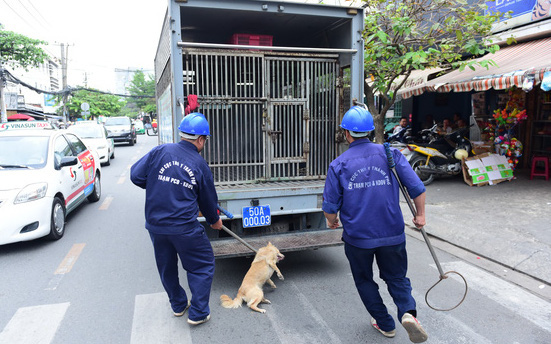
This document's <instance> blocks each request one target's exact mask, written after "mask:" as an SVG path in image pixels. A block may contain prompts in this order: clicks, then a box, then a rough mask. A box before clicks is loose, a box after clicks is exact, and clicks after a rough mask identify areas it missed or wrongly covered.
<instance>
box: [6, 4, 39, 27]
mask: <svg viewBox="0 0 551 344" xmlns="http://www.w3.org/2000/svg"><path fill="white" fill-rule="evenodd" d="M2 1H3V2H4V4H6V6H8V8H9V9H10V10H11V11H12V12H13V13H14V14H15V15H16V16H18V17H19V18H20V19H21V20H22V21H23V22H24V23H25V24H27V25H28V26H29V27H30V28H31V29H32V30H34V31H37V30H36V29H37V28H36V27H35V26H34V25H32V24H30V23H29V22H28V21H27V20H25V18H23V17H22V16H21V15H19V13H18V12H17V11H16V10H14V9H13V8H12V7H11V6H10V4H8V3H7V2H6V0H2ZM38 31H40V30H38Z"/></svg>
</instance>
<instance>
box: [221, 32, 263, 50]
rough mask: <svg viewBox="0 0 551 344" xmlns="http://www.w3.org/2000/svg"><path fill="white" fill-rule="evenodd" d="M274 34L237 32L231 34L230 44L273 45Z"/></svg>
mask: <svg viewBox="0 0 551 344" xmlns="http://www.w3.org/2000/svg"><path fill="white" fill-rule="evenodd" d="M272 40H273V36H272V35H253V34H249V33H235V34H233V35H232V36H231V39H230V44H236V45H260V46H269V47H271V46H272Z"/></svg>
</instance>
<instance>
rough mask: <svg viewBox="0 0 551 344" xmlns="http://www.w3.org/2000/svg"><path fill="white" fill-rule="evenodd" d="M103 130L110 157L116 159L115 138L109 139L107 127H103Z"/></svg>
mask: <svg viewBox="0 0 551 344" xmlns="http://www.w3.org/2000/svg"><path fill="white" fill-rule="evenodd" d="M102 130H103V136H104V138H105V141H107V147H109V156H110V157H112V158H114V157H115V155H114V153H113V152H114V151H115V141H114V140H113V138H111V137H109V133H108V132H107V129H105V127H102Z"/></svg>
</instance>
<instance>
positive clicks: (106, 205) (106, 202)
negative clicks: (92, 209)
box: [98, 196, 113, 210]
mask: <svg viewBox="0 0 551 344" xmlns="http://www.w3.org/2000/svg"><path fill="white" fill-rule="evenodd" d="M111 202H113V197H111V196H107V197H105V199H104V200H103V203H101V205H100V207H99V208H98V209H99V210H107V209H108V208H109V206H110V205H111Z"/></svg>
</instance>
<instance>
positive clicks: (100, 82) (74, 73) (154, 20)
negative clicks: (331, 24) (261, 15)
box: [0, 0, 357, 93]
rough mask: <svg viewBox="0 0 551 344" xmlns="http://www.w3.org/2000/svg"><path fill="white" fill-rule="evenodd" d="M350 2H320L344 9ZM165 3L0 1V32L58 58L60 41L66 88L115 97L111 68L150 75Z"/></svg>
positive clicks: (126, 0)
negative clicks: (40, 43)
mask: <svg viewBox="0 0 551 344" xmlns="http://www.w3.org/2000/svg"><path fill="white" fill-rule="evenodd" d="M283 1H298V2H314V3H317V2H319V1H317V0H283ZM354 2H357V1H350V0H326V1H324V3H327V4H329V3H334V4H339V5H348V6H349V5H351V4H352V3H354ZM167 4H168V0H93V1H85V0H0V24H2V25H3V26H4V30H8V31H14V32H16V33H19V34H23V35H25V36H27V37H30V38H35V39H41V40H44V41H47V42H48V43H49V44H48V45H47V46H46V47H44V48H45V50H46V51H47V52H48V53H49V54H50V55H51V56H55V57H57V58H60V57H61V47H60V45H61V43H63V44H65V45H66V46H67V45H68V54H67V57H68V65H67V66H68V70H67V83H68V85H69V86H72V87H77V86H88V87H92V88H96V89H99V90H102V91H108V92H115V93H116V92H117V90H116V82H115V80H116V72H115V69H116V68H118V69H131V70H134V69H140V70H143V72H144V73H146V74H151V75H154V69H153V65H154V59H155V53H156V50H157V43H158V41H159V36H160V33H161V27H162V22H163V19H164V16H165V13H166V9H167ZM19 77H21V78H22V81H25V80H24V78H23V76H19ZM60 78H61V76H60ZM60 84H61V80H60ZM60 86H61V85H60Z"/></svg>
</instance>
